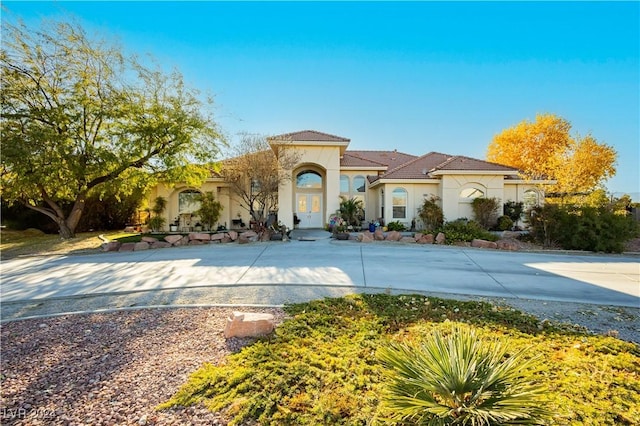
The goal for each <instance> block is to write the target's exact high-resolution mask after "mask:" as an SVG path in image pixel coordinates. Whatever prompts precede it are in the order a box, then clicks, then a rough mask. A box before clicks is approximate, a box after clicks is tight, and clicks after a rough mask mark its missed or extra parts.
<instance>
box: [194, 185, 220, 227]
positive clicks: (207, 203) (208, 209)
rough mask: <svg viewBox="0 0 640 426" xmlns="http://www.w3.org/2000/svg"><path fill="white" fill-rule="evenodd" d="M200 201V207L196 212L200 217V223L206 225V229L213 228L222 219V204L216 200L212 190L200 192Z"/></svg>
mask: <svg viewBox="0 0 640 426" xmlns="http://www.w3.org/2000/svg"><path fill="white" fill-rule="evenodd" d="M198 201H200V208H199V209H198V210H197V211H196V212H195V215H196V216H198V217H199V218H200V223H202V225H204V227H205V229H209V230H211V229H213V227H214V226H215V224H216V223H217V222H218V219H220V213H221V212H222V208H223V207H222V204H221V203H220V202H219V201H218V200H216V197H215V196H214V195H213V193H211V192H207V193H205V194H200V195H199V196H198Z"/></svg>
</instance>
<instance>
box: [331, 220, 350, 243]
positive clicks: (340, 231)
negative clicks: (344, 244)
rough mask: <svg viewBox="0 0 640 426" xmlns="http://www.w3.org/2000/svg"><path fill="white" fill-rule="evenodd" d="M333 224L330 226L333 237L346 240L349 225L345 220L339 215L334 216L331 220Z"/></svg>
mask: <svg viewBox="0 0 640 426" xmlns="http://www.w3.org/2000/svg"><path fill="white" fill-rule="evenodd" d="M332 222H334V223H333V226H332V231H333V236H334V237H335V239H336V240H348V239H349V232H348V229H349V225H348V224H347V222H346V221H345V220H344V219H343V218H341V217H336V218H335V219H334V220H332Z"/></svg>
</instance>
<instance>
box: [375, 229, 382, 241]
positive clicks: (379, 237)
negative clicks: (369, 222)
mask: <svg viewBox="0 0 640 426" xmlns="http://www.w3.org/2000/svg"><path fill="white" fill-rule="evenodd" d="M373 239H374V240H376V241H384V232H382V229H376V232H374V233H373Z"/></svg>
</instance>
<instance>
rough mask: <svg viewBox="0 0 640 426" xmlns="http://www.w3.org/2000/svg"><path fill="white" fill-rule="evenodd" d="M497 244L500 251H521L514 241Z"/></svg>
mask: <svg viewBox="0 0 640 426" xmlns="http://www.w3.org/2000/svg"><path fill="white" fill-rule="evenodd" d="M496 244H497V246H498V249H500V250H510V251H517V250H520V246H519V245H518V243H517V242H516V241H514V240H498V241H497V242H496Z"/></svg>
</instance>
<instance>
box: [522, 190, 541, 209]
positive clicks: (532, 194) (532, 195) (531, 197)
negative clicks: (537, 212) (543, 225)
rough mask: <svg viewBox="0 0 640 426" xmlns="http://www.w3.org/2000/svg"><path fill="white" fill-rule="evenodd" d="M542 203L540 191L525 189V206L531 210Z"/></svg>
mask: <svg viewBox="0 0 640 426" xmlns="http://www.w3.org/2000/svg"><path fill="white" fill-rule="evenodd" d="M539 204H540V195H539V194H538V191H536V190H533V189H529V190H527V191H524V208H525V210H529V209H531V208H533V207H535V206H537V205H539Z"/></svg>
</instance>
